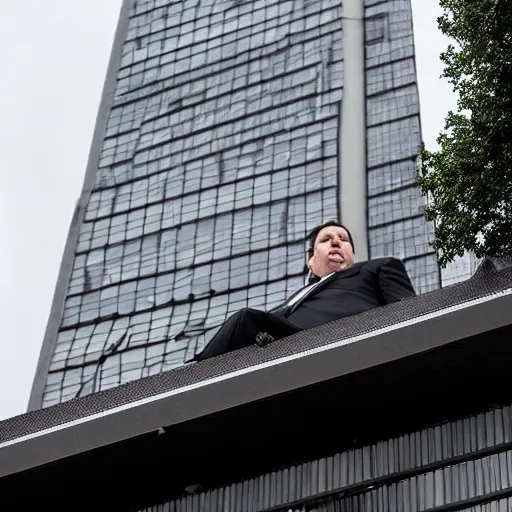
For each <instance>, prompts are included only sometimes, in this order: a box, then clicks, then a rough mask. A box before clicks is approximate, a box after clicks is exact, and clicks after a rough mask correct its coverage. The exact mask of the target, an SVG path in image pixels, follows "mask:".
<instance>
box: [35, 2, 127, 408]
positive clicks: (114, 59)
mask: <svg viewBox="0 0 512 512" xmlns="http://www.w3.org/2000/svg"><path fill="white" fill-rule="evenodd" d="M134 2H135V0H122V4H121V10H120V14H119V19H118V23H117V28H116V31H115V34H114V40H113V43H112V50H111V53H110V59H109V62H108V66H107V75H106V78H105V82H104V84H103V90H102V92H101V99H100V104H99V107H98V113H97V115H96V123H95V127H94V132H93V137H92V142H91V147H90V150H89V157H88V160H87V166H86V169H85V176H84V181H83V185H82V191H81V193H80V197H79V199H78V201H77V203H76V206H75V211H74V213H73V217H72V218H71V223H70V228H69V232H68V236H67V239H66V243H65V246H64V252H63V255H62V260H61V265H60V268H59V272H58V275H57V283H56V286H55V291H54V294H53V299H52V305H51V307H50V315H49V318H48V322H47V324H46V330H45V334H44V337H43V343H42V346H41V350H40V352H39V359H38V362H37V366H36V371H35V375H34V380H33V383H32V389H31V392H30V397H29V402H28V408H27V410H28V411H33V410H36V409H40V408H41V407H42V403H43V393H44V388H45V385H46V379H47V375H48V371H49V368H50V363H51V358H52V355H53V351H54V349H55V344H56V341H57V334H58V331H59V325H60V321H61V318H62V313H63V311H64V303H65V301H66V291H67V287H68V284H69V280H70V277H71V272H72V269H73V262H74V256H75V250H76V246H77V243H78V237H79V234H80V226H81V225H82V221H83V218H84V215H85V211H86V208H87V204H88V202H89V197H90V195H91V192H92V189H93V187H94V184H95V182H96V173H97V170H98V163H99V158H100V154H101V147H102V143H103V139H104V136H105V132H106V128H107V121H108V114H109V112H110V108H111V106H112V103H113V100H114V93H115V87H116V83H117V73H118V70H119V66H120V62H121V57H122V49H123V43H124V39H125V35H126V28H127V24H128V20H129V15H130V10H131V8H132V6H133V4H134Z"/></svg>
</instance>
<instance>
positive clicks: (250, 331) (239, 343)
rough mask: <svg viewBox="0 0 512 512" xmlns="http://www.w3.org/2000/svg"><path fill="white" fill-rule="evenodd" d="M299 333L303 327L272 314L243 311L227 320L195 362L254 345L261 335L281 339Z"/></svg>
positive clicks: (250, 310)
mask: <svg viewBox="0 0 512 512" xmlns="http://www.w3.org/2000/svg"><path fill="white" fill-rule="evenodd" d="M299 331H302V328H301V327H299V326H297V325H295V324H293V323H292V322H290V321H289V320H286V319H283V318H279V317H277V316H275V315H273V314H271V313H267V312H265V311H258V310H257V309H250V308H245V309H241V310H240V311H238V312H237V313H235V314H234V315H232V316H231V317H229V318H228V319H227V320H226V322H225V323H224V324H223V325H222V327H221V328H220V329H219V331H218V332H217V334H215V336H214V337H213V338H212V339H211V340H210V342H209V343H208V345H206V347H205V348H204V350H203V351H202V352H201V353H200V354H197V355H196V356H195V357H194V360H195V361H203V360H204V359H209V358H210V357H215V356H218V355H220V354H225V353H226V352H231V351H232V350H238V349H240V348H243V347H248V346H250V345H253V344H254V343H256V337H257V336H258V334H260V333H268V334H269V335H270V336H271V337H272V338H273V339H280V338H285V337H286V336H290V335H291V334H294V333H296V332H299Z"/></svg>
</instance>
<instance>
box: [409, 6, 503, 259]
mask: <svg viewBox="0 0 512 512" xmlns="http://www.w3.org/2000/svg"><path fill="white" fill-rule="evenodd" d="M440 5H441V7H442V8H443V15H442V16H441V17H440V18H438V24H439V28H440V29H441V31H442V32H443V34H445V35H447V36H449V37H450V38H452V39H453V40H454V41H455V42H456V47H455V46H453V45H450V46H449V47H448V49H447V50H446V52H444V53H442V54H441V60H442V61H443V63H444V64H445V69H444V73H443V75H442V76H443V77H444V78H447V79H448V81H449V82H450V83H451V84H453V86H454V90H455V92H456V93H457V94H458V105H457V106H458V111H457V113H453V112H449V113H448V115H447V117H446V125H445V130H444V131H443V132H442V133H441V134H440V135H439V137H438V139H437V142H438V144H439V151H437V152H429V151H427V150H426V149H425V148H423V152H422V155H421V165H420V170H419V181H420V186H421V188H422V190H423V192H424V193H425V194H427V195H428V197H429V207H428V208H427V218H428V219H429V220H432V221H434V222H435V225H436V238H435V240H434V247H435V249H436V250H437V252H438V255H439V261H440V263H441V265H442V266H445V265H446V264H447V263H449V262H450V261H452V260H453V259H454V258H455V256H457V255H459V256H461V255H462V254H463V253H464V251H472V252H473V253H474V254H475V255H476V256H477V257H479V258H481V257H488V256H491V257H492V256H495V257H496V256H503V255H507V254H508V255H510V254H512V1H511V0H440Z"/></svg>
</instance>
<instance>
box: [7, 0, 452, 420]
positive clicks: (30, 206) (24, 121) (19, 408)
mask: <svg viewBox="0 0 512 512" xmlns="http://www.w3.org/2000/svg"><path fill="white" fill-rule="evenodd" d="M412 3H413V10H414V24H415V37H416V60H417V65H418V81H419V88H420V99H421V106H422V111H421V114H422V126H423V137H424V139H425V142H426V143H427V146H429V147H432V145H433V144H434V143H435V139H436V137H437V133H438V132H439V131H440V130H441V129H442V128H443V125H444V117H445V115H446V112H447V111H448V110H449V109H455V97H454V95H453V93H452V90H451V86H449V84H447V83H446V81H441V80H439V75H440V74H441V72H442V65H441V62H440V61H439V53H440V52H441V51H443V50H444V49H445V47H446V45H447V41H446V39H445V38H444V37H442V36H441V35H440V33H439V31H438V29H437V23H436V18H437V16H439V15H440V9H439V7H438V6H437V3H438V2H437V0H412ZM120 5H121V0H88V1H87V2H77V1H76V0H24V1H20V0H1V2H0V62H1V64H2V71H1V75H2V77H1V80H0V327H1V331H0V419H2V418H6V417H9V416H13V415H16V414H22V413H23V412H25V411H26V407H27V403H28V397H29V393H30V388H31V385H32V379H33V376H34V372H35V367H36V364H37V360H38V357H39V350H40V348H41V342H42V339H43V335H44V330H45V327H46V322H47V318H48V314H49V311H50V305H51V301H52V297H53V291H54V287H55V282H56V279H57V272H58V269H59V266H60V261H61V257H62V252H63V249H64V243H65V240H66V236H67V232H68V228H69V222H70V220H71V216H72V214H73V209H74V206H75V202H76V200H77V199H78V196H79V194H80V190H81V186H82V180H83V175H84V172H85V167H86V163H87V157H88V152H89V146H90V143H91V139H92V133H93V128H94V123H95V119H96V113H97V108H98V105H99V100H100V95H101V90H102V87H103V81H104V78H105V74H106V68H107V63H108V58H109V55H110V48H111V44H112V39H113V36H114V31H115V28H116V24H117V18H118V14H119V10H120Z"/></svg>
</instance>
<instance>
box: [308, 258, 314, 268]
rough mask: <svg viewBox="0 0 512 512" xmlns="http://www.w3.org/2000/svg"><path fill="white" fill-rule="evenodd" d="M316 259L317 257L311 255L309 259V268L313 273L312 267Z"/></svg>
mask: <svg viewBox="0 0 512 512" xmlns="http://www.w3.org/2000/svg"><path fill="white" fill-rule="evenodd" d="M314 258H315V255H314V254H311V256H310V257H309V258H308V268H309V270H311V271H313V269H312V268H311V265H312V263H313V261H314Z"/></svg>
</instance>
